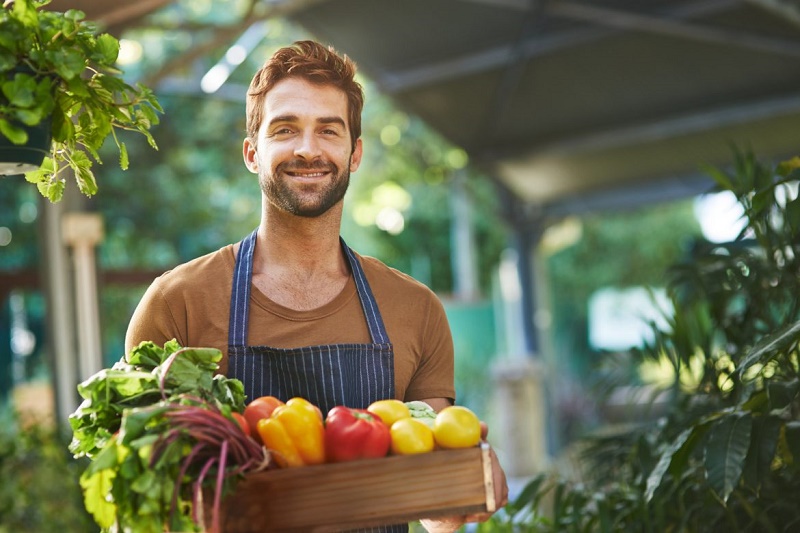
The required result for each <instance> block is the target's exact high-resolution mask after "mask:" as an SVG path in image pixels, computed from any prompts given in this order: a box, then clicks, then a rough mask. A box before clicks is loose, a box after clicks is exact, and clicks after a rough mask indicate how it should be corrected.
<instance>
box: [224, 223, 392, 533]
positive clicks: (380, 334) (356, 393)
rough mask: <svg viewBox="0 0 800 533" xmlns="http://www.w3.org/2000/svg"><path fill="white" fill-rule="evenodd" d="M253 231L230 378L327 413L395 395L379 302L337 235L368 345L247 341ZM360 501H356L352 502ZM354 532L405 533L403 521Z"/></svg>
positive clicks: (236, 308) (234, 291)
mask: <svg viewBox="0 0 800 533" xmlns="http://www.w3.org/2000/svg"><path fill="white" fill-rule="evenodd" d="M257 232H258V230H257V229H256V230H254V231H253V232H252V233H251V234H250V235H248V236H247V237H245V239H244V240H243V241H242V242H241V244H240V246H239V253H238V254H237V256H236V265H235V267H234V272H233V285H232V287H231V309H230V325H229V329H228V377H232V378H236V379H238V380H240V381H241V382H242V383H243V384H244V390H245V394H246V395H247V398H248V399H249V400H252V399H254V398H258V397H259V396H275V397H277V398H279V399H281V400H283V401H287V400H288V399H289V398H293V397H295V396H300V397H303V398H305V399H307V400H308V401H310V402H311V403H313V404H315V405H317V406H318V407H319V408H320V410H321V411H322V413H323V415H324V414H326V413H327V412H328V411H329V410H330V409H331V408H333V407H335V406H337V405H346V406H348V407H352V408H357V409H365V408H367V406H369V404H370V403H372V402H374V401H377V400H383V399H386V398H394V392H395V391H394V352H393V350H392V344H391V343H390V342H389V336H388V335H387V334H386V328H385V327H384V324H383V318H381V314H380V311H379V310H378V304H377V302H376V301H375V297H374V296H373V294H372V289H370V287H369V283H368V282H367V278H366V276H365V275H364V271H363V269H362V268H361V263H359V261H358V259H357V258H356V256H355V254H354V253H353V251H352V250H351V249H350V248H349V247H348V246H347V245H346V244H345V242H344V240H342V239H340V242H341V245H342V250H343V251H344V253H345V257H346V258H347V262H348V264H349V265H350V271H351V272H352V273H353V278H354V280H355V283H356V291H357V292H358V297H359V300H360V301H361V307H362V309H363V310H364V316H365V318H366V320H367V327H368V329H369V334H370V337H371V339H372V344H355V343H349V344H328V345H318V346H305V347H301V348H272V347H269V346H248V345H247V331H248V317H249V315H250V305H249V303H250V290H251V285H252V277H253V256H254V252H255V247H256V235H257ZM354 505H358V502H354ZM358 531H364V532H367V531H370V532H373V531H374V532H391V533H399V532H403V533H407V531H408V525H407V524H398V525H394V526H386V527H381V528H373V529H362V530H358Z"/></svg>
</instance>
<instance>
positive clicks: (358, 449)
mask: <svg viewBox="0 0 800 533" xmlns="http://www.w3.org/2000/svg"><path fill="white" fill-rule="evenodd" d="M391 442H392V437H391V435H390V433H389V428H388V427H386V424H384V423H383V421H382V420H381V419H380V417H379V416H376V415H373V414H372V413H370V412H369V411H367V410H366V409H351V408H349V407H345V406H343V405H338V406H336V407H334V408H333V409H331V410H330V411H328V416H327V417H326V418H325V457H326V459H327V461H328V462H342V461H353V460H355V459H365V458H368V457H383V456H385V455H387V454H388V453H389V447H390V446H391Z"/></svg>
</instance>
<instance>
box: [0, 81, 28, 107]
mask: <svg viewBox="0 0 800 533" xmlns="http://www.w3.org/2000/svg"><path fill="white" fill-rule="evenodd" d="M2 91H3V95H5V97H6V98H8V101H9V103H10V104H11V105H12V106H15V107H31V106H32V105H33V104H34V103H35V102H36V100H35V98H34V97H33V95H34V92H35V91H36V80H34V79H33V76H31V75H29V74H16V75H15V76H14V77H13V78H12V79H10V80H8V81H6V82H4V83H3V84H2Z"/></svg>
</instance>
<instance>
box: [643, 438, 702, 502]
mask: <svg viewBox="0 0 800 533" xmlns="http://www.w3.org/2000/svg"><path fill="white" fill-rule="evenodd" d="M693 429H694V428H689V429H687V430H684V431H683V432H682V433H681V434H680V435H678V438H676V439H675V440H674V441H673V442H672V444H670V445H669V446H667V447H666V449H664V451H663V452H661V457H659V459H658V463H656V466H655V467H654V468H653V470H652V472H650V475H649V476H647V486H646V488H645V492H644V499H645V501H647V502H649V501H651V500H652V499H653V494H655V492H656V489H658V487H660V486H661V481H662V480H663V478H664V474H665V473H666V472H667V469H668V468H669V465H670V463H671V462H672V457H673V456H674V455H675V453H676V452H677V451H678V450H680V449H681V448H682V447H683V445H684V443H686V441H687V440H688V439H689V436H690V435H691V434H692V431H693Z"/></svg>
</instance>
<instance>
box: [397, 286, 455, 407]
mask: <svg viewBox="0 0 800 533" xmlns="http://www.w3.org/2000/svg"><path fill="white" fill-rule="evenodd" d="M422 346H423V348H422V358H421V361H420V365H419V366H418V367H417V370H416V372H415V373H414V377H413V378H412V380H411V383H409V386H408V389H407V390H406V394H405V396H406V397H405V401H414V400H424V399H426V398H448V399H450V401H453V402H455V396H456V392H455V383H454V355H453V336H452V333H451V331H450V324H449V323H448V321H447V315H446V313H445V310H444V306H443V305H442V303H441V301H439V299H438V298H437V297H436V296H434V295H433V294H432V293H431V295H430V303H429V305H428V313H427V316H426V320H425V324H424V328H423V343H422Z"/></svg>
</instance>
